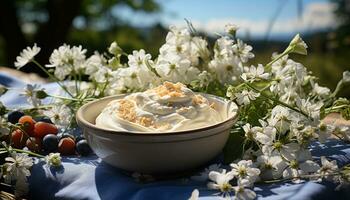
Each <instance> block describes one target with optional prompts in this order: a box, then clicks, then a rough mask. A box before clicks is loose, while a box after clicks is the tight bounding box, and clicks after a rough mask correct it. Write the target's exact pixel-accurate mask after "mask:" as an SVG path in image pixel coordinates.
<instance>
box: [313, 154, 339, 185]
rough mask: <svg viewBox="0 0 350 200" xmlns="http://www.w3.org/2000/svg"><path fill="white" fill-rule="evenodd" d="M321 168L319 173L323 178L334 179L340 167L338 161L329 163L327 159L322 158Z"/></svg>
mask: <svg viewBox="0 0 350 200" xmlns="http://www.w3.org/2000/svg"><path fill="white" fill-rule="evenodd" d="M321 164H322V166H321V168H320V169H319V170H318V171H317V172H318V173H319V174H320V175H321V178H325V179H333V178H334V175H332V174H333V173H335V172H337V171H338V165H337V161H336V160H332V161H328V160H327V159H326V157H324V156H321Z"/></svg>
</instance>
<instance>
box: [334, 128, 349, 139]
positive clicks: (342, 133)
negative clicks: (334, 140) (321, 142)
mask: <svg viewBox="0 0 350 200" xmlns="http://www.w3.org/2000/svg"><path fill="white" fill-rule="evenodd" d="M333 132H334V134H335V135H338V136H343V138H344V139H345V140H347V141H350V128H349V127H348V126H337V127H335V129H334V131H333Z"/></svg>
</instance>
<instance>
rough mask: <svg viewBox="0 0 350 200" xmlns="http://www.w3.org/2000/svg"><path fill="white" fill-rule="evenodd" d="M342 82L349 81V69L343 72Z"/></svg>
mask: <svg viewBox="0 0 350 200" xmlns="http://www.w3.org/2000/svg"><path fill="white" fill-rule="evenodd" d="M342 81H343V83H350V71H345V72H343V79H342Z"/></svg>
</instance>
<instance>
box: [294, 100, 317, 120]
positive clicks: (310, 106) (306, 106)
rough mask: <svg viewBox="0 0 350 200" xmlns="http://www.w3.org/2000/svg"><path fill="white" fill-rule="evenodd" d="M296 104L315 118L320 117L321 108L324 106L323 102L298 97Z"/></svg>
mask: <svg viewBox="0 0 350 200" xmlns="http://www.w3.org/2000/svg"><path fill="white" fill-rule="evenodd" d="M296 105H297V106H298V108H299V109H300V110H301V111H304V112H305V113H306V114H307V115H308V116H310V117H312V118H313V119H319V118H320V110H321V108H322V106H323V102H322V101H319V102H315V103H314V102H311V101H310V100H309V99H307V100H305V99H300V98H298V99H297V100H296Z"/></svg>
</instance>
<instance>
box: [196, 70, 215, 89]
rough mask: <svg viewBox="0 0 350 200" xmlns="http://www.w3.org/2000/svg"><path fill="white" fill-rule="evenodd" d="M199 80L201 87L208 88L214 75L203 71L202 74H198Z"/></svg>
mask: <svg viewBox="0 0 350 200" xmlns="http://www.w3.org/2000/svg"><path fill="white" fill-rule="evenodd" d="M198 80H199V86H200V87H203V88H204V87H207V86H208V85H209V83H210V82H211V81H212V74H210V73H209V72H207V71H202V72H201V73H200V74H198Z"/></svg>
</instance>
